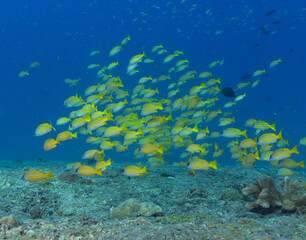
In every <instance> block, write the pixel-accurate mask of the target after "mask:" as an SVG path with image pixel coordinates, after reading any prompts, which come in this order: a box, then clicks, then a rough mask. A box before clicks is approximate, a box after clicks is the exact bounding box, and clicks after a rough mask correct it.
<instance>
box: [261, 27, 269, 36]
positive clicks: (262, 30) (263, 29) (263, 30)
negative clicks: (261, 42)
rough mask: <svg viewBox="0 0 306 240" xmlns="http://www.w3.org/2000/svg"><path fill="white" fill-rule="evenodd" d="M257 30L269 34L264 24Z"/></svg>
mask: <svg viewBox="0 0 306 240" xmlns="http://www.w3.org/2000/svg"><path fill="white" fill-rule="evenodd" d="M259 30H260V32H261V33H262V34H264V35H267V36H269V35H270V32H269V31H268V29H267V27H266V26H264V27H261V28H260V29H259Z"/></svg>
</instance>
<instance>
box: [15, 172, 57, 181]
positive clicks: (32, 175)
mask: <svg viewBox="0 0 306 240" xmlns="http://www.w3.org/2000/svg"><path fill="white" fill-rule="evenodd" d="M47 178H49V179H53V180H54V177H53V173H52V172H49V173H47V174H46V173H44V172H41V171H35V170H29V171H27V172H26V173H25V174H24V175H23V176H22V178H21V179H22V180H24V181H26V182H40V181H45V180H46V179H47Z"/></svg>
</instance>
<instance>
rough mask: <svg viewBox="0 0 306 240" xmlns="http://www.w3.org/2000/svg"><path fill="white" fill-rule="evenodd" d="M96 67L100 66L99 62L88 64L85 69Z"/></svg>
mask: <svg viewBox="0 0 306 240" xmlns="http://www.w3.org/2000/svg"><path fill="white" fill-rule="evenodd" d="M97 67H100V65H99V64H90V65H88V67H87V69H94V68H97Z"/></svg>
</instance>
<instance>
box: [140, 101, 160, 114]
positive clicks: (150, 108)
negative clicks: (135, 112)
mask: <svg viewBox="0 0 306 240" xmlns="http://www.w3.org/2000/svg"><path fill="white" fill-rule="evenodd" d="M157 110H164V108H163V106H162V103H161V102H159V103H157V104H154V103H146V104H144V105H143V106H142V109H141V115H142V116H147V115H150V114H152V113H156V112H157Z"/></svg>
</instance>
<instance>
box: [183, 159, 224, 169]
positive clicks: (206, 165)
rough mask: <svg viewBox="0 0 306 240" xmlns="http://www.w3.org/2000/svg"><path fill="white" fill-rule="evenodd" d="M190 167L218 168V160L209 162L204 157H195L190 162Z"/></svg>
mask: <svg viewBox="0 0 306 240" xmlns="http://www.w3.org/2000/svg"><path fill="white" fill-rule="evenodd" d="M187 167H188V168H190V169H191V170H208V169H209V168H213V169H216V170H217V169H218V168H217V161H216V160H214V161H212V162H208V161H206V160H204V159H193V160H191V161H190V162H189V164H188V166H187Z"/></svg>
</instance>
